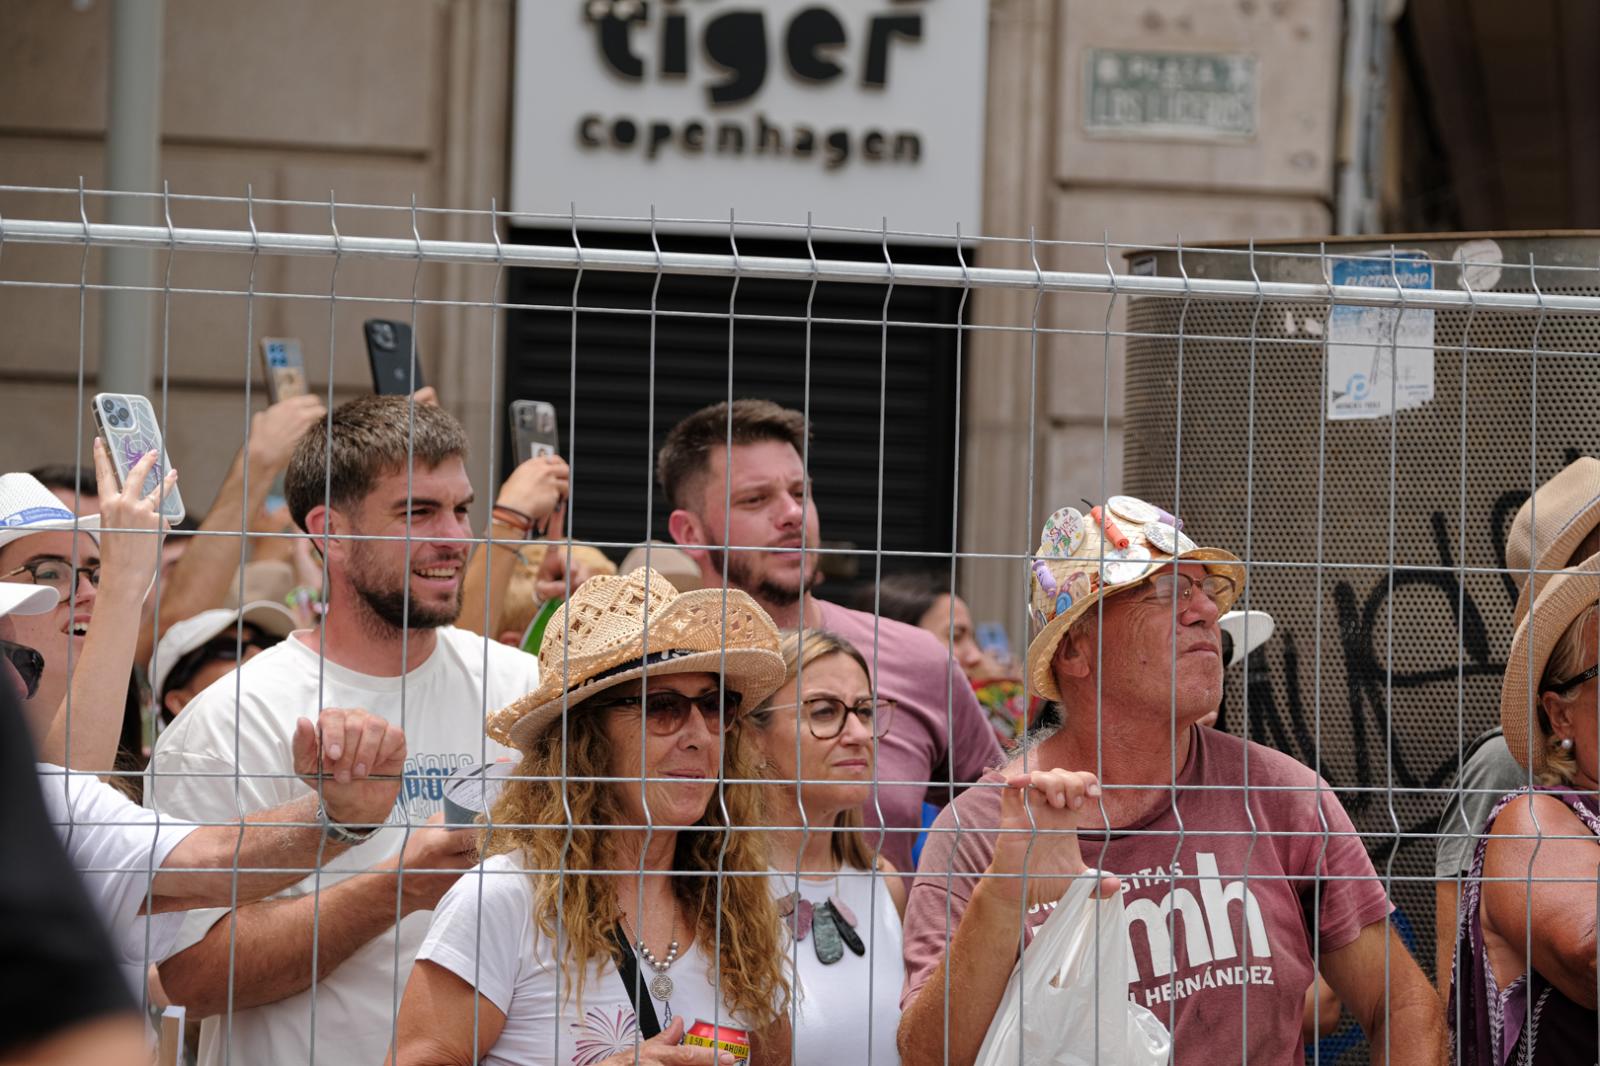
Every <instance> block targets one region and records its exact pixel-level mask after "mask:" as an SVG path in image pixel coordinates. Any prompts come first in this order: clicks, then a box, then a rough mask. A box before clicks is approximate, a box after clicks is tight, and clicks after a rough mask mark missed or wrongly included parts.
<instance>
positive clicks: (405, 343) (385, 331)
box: [361, 318, 427, 396]
mask: <svg viewBox="0 0 1600 1066" xmlns="http://www.w3.org/2000/svg"><path fill="white" fill-rule="evenodd" d="M361 329H362V332H364V333H365V334H366V337H367V362H369V363H370V364H372V391H373V392H376V393H377V394H378V395H379V396H410V395H411V394H412V393H413V392H416V391H417V390H418V389H420V388H422V387H423V386H424V385H426V384H427V381H425V380H424V379H423V376H422V357H421V355H420V354H419V353H418V352H417V350H416V344H415V343H414V342H413V340H412V337H411V324H410V323H409V322H397V321H395V320H394V319H392V318H369V319H367V320H366V321H365V322H363V323H362V324H361Z"/></svg>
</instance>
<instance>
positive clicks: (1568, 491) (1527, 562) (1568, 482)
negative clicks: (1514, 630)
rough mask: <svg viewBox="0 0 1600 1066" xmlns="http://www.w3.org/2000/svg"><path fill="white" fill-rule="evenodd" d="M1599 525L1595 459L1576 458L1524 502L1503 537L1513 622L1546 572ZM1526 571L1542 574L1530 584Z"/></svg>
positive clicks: (1568, 558)
mask: <svg viewBox="0 0 1600 1066" xmlns="http://www.w3.org/2000/svg"><path fill="white" fill-rule="evenodd" d="M1597 525H1600V459H1596V458H1595V457H1594V456H1592V455H1585V456H1581V457H1579V458H1578V459H1576V460H1574V461H1573V462H1572V463H1571V464H1569V465H1568V466H1567V468H1566V469H1565V470H1563V471H1561V472H1560V473H1559V474H1557V475H1556V476H1555V477H1553V478H1551V479H1550V480H1549V481H1546V482H1545V483H1544V484H1543V485H1540V486H1539V487H1538V489H1536V490H1535V491H1534V494H1533V495H1532V496H1529V497H1528V498H1527V499H1526V500H1525V501H1523V504H1522V506H1521V507H1520V508H1519V509H1518V510H1517V517H1516V518H1514V519H1513V520H1512V522H1511V531H1510V532H1509V533H1507V534H1506V570H1507V571H1509V572H1510V574H1511V578H1512V580H1514V581H1515V582H1517V586H1518V590H1517V606H1516V610H1515V612H1514V613H1513V615H1512V621H1513V622H1520V621H1522V618H1523V616H1524V615H1526V614H1527V613H1528V604H1529V602H1530V601H1531V599H1532V597H1534V596H1537V595H1538V594H1539V589H1540V588H1541V587H1542V586H1543V585H1544V583H1545V582H1546V581H1548V580H1549V579H1550V577H1551V573H1552V572H1554V571H1557V570H1560V569H1562V568H1563V567H1565V566H1566V565H1567V564H1568V563H1570V562H1572V561H1573V560H1572V553H1573V552H1575V551H1576V550H1577V548H1578V545H1579V544H1581V543H1583V538H1584V537H1587V536H1588V535H1589V534H1590V533H1591V532H1592V531H1593V530H1594V527H1595V526H1597ZM1529 567H1533V568H1535V570H1543V571H1546V572H1545V573H1542V574H1541V573H1535V574H1534V575H1533V578H1532V580H1531V581H1528V580H1524V579H1526V578H1527V577H1528V569H1529Z"/></svg>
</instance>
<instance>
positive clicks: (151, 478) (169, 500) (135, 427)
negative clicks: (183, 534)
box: [94, 392, 184, 525]
mask: <svg viewBox="0 0 1600 1066" xmlns="http://www.w3.org/2000/svg"><path fill="white" fill-rule="evenodd" d="M94 421H95V426H96V427H97V428H98V430H99V431H100V439H101V440H103V441H105V443H106V452H107V454H109V455H110V456H111V465H112V466H113V467H114V468H115V469H116V472H117V486H118V487H119V488H120V487H122V486H123V485H125V484H127V481H128V471H130V470H132V469H133V468H134V467H135V466H136V465H138V462H139V460H140V459H143V458H144V457H145V456H146V455H147V454H149V453H150V452H155V453H157V455H159V456H160V458H158V459H157V460H156V462H155V465H154V466H152V467H151V468H150V473H149V475H148V476H147V477H146V478H145V480H144V486H143V487H142V488H140V490H139V491H140V492H141V493H142V494H144V495H149V494H150V493H152V492H154V491H155V490H156V486H157V485H160V484H161V479H162V478H164V477H166V476H167V471H168V470H169V469H170V468H171V463H169V462H168V461H167V449H166V445H165V444H163V443H162V441H161V429H160V427H158V426H157V425H156V409H155V408H154V407H152V406H150V401H149V400H147V399H145V398H144V397H143V396H139V395H137V394H134V393H127V392H102V393H97V394H96V395H95V398H94ZM161 513H162V515H164V516H165V517H166V519H167V521H168V522H170V523H171V524H172V525H177V524H178V523H179V522H182V521H183V515H184V511H183V498H182V497H181V496H179V495H178V490H177V489H176V488H174V489H173V490H172V491H171V492H169V493H167V494H166V496H164V497H163V498H162V500H161Z"/></svg>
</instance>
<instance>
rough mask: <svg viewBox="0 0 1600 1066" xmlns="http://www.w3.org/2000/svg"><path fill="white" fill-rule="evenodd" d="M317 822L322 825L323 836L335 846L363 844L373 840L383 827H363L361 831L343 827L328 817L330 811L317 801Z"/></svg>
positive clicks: (346, 826)
mask: <svg viewBox="0 0 1600 1066" xmlns="http://www.w3.org/2000/svg"><path fill="white" fill-rule="evenodd" d="M317 821H319V822H321V823H322V835H323V836H324V837H326V838H327V839H328V841H329V842H331V843H334V844H362V843H365V842H366V841H368V840H371V839H372V836H373V834H374V833H376V832H377V831H378V830H379V829H381V828H383V827H382V826H381V825H369V826H363V827H362V828H360V829H356V828H353V827H351V826H348V825H343V824H341V823H339V822H336V821H334V820H333V819H332V818H329V817H328V809H327V808H326V807H324V806H323V805H322V801H321V800H318V801H317Z"/></svg>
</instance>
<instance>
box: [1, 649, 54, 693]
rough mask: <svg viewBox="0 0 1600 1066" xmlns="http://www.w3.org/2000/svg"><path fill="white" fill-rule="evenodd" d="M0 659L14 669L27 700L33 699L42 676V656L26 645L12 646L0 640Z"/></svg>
mask: <svg viewBox="0 0 1600 1066" xmlns="http://www.w3.org/2000/svg"><path fill="white" fill-rule="evenodd" d="M0 657H4V658H5V660H6V661H7V662H8V663H10V664H11V665H12V667H13V668H15V669H16V671H17V674H18V676H20V677H21V678H22V687H23V690H24V691H25V692H27V697H26V698H27V699H30V700H31V699H33V694H34V693H35V692H38V691H39V678H40V677H41V676H43V674H44V656H43V655H40V654H39V653H38V651H36V650H35V649H33V648H30V647H28V646H27V645H26V644H13V643H12V642H11V641H9V640H0Z"/></svg>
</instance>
